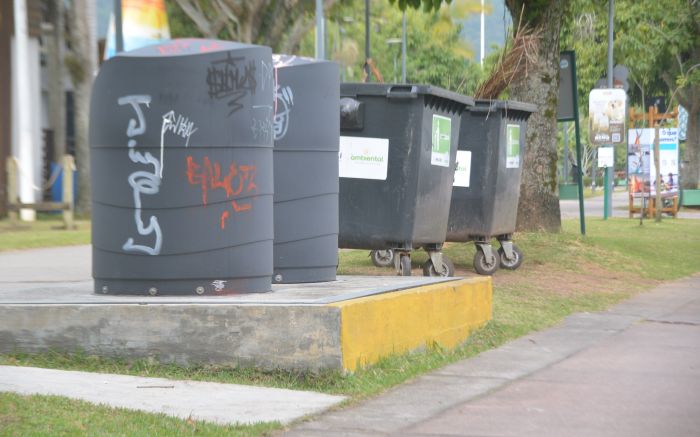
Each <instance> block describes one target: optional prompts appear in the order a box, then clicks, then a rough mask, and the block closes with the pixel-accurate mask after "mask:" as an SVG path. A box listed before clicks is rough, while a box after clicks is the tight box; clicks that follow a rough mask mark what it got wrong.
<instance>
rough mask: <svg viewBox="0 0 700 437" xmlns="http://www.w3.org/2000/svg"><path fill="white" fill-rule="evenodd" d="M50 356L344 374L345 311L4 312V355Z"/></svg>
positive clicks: (32, 308)
mask: <svg viewBox="0 0 700 437" xmlns="http://www.w3.org/2000/svg"><path fill="white" fill-rule="evenodd" d="M47 350H56V351H68V352H74V351H84V352H86V353H88V354H95V355H104V356H110V357H123V358H136V357H141V358H143V357H152V358H155V359H157V360H160V361H163V362H175V363H178V364H181V365H187V364H198V363H204V364H219V365H222V364H225V365H233V366H236V365H242V366H256V367H261V368H265V369H275V368H283V369H290V370H302V369H303V370H312V371H313V370H318V369H323V368H332V369H339V368H341V355H340V353H341V351H340V311H339V310H338V309H337V308H333V307H329V306H305V305H298V306H278V305H6V306H0V352H3V353H12V352H19V351H22V352H45V351H47Z"/></svg>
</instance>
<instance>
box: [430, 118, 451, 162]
mask: <svg viewBox="0 0 700 437" xmlns="http://www.w3.org/2000/svg"><path fill="white" fill-rule="evenodd" d="M451 138H452V119H450V118H447V117H443V116H442V115H437V114H433V135H432V143H433V144H432V153H431V154H430V163H431V164H432V165H439V166H440V167H449V166H450V146H451V145H452V141H451Z"/></svg>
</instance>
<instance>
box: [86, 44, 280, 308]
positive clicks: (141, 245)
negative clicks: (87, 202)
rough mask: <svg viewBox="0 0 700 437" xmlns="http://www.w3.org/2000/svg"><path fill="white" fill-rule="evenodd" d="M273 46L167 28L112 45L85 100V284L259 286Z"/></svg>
mask: <svg viewBox="0 0 700 437" xmlns="http://www.w3.org/2000/svg"><path fill="white" fill-rule="evenodd" d="M272 72H273V66H272V53H271V50H270V49H269V48H267V47H261V46H254V45H247V44H238V43H232V42H224V41H215V40H197V39H186V40H174V41H172V42H169V43H166V44H162V45H156V46H151V47H148V48H144V49H139V50H135V51H132V52H128V53H123V54H120V55H118V56H116V57H114V58H112V59H110V60H109V61H107V62H106V63H105V64H104V65H103V66H102V68H101V70H100V73H99V75H98V77H97V79H96V80H95V84H94V88H93V93H92V102H91V108H90V147H91V166H92V168H91V170H92V171H91V173H92V200H93V203H92V205H93V208H92V243H93V277H94V279H95V292H96V293H105V294H150V295H166V294H198V295H201V294H220V293H246V292H264V291H269V290H270V287H271V276H272V241H273V215H272V204H273V173H272V160H273V158H272V145H273V132H272V131H273V129H272V126H273V114H272V110H271V105H272V101H273V100H272V96H273V87H274V76H273V74H272Z"/></svg>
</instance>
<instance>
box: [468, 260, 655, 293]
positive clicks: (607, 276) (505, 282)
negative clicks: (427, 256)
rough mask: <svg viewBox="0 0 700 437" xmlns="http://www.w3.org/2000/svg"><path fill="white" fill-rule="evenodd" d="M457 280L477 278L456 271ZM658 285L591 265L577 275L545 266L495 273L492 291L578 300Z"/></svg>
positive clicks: (582, 267) (584, 265)
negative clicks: (523, 291) (534, 292)
mask: <svg viewBox="0 0 700 437" xmlns="http://www.w3.org/2000/svg"><path fill="white" fill-rule="evenodd" d="M457 275H459V276H476V274H475V273H474V271H473V270H466V269H457ZM660 282H661V281H656V280H651V279H648V278H642V277H640V276H639V275H636V274H634V273H630V272H619V271H613V270H609V269H606V268H604V267H602V266H600V265H598V264H596V263H593V262H590V261H588V262H586V261H583V262H581V263H580V264H579V265H578V267H577V269H576V271H573V270H564V269H562V268H561V267H554V266H552V265H548V264H539V265H538V264H527V263H525V264H523V265H522V266H521V267H520V268H519V269H518V270H516V271H514V272H510V271H500V270H499V271H497V272H496V274H495V275H494V276H493V284H494V287H495V288H500V287H503V288H509V289H517V288H518V287H522V288H523V289H529V290H532V289H536V290H538V291H540V292H542V293H547V294H556V295H559V296H578V295H582V294H587V293H618V292H632V291H636V290H640V289H645V288H652V287H654V286H656V285H658V284H659V283H660Z"/></svg>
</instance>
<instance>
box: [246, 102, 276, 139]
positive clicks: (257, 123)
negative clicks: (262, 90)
mask: <svg viewBox="0 0 700 437" xmlns="http://www.w3.org/2000/svg"><path fill="white" fill-rule="evenodd" d="M253 109H255V110H257V111H261V112H262V113H263V118H257V117H254V118H253V124H252V125H251V126H250V128H251V130H252V131H253V137H254V138H255V139H256V140H258V139H259V140H262V141H272V139H273V138H274V137H273V135H274V126H273V123H272V117H271V115H272V111H273V108H272V106H269V105H257V106H253Z"/></svg>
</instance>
